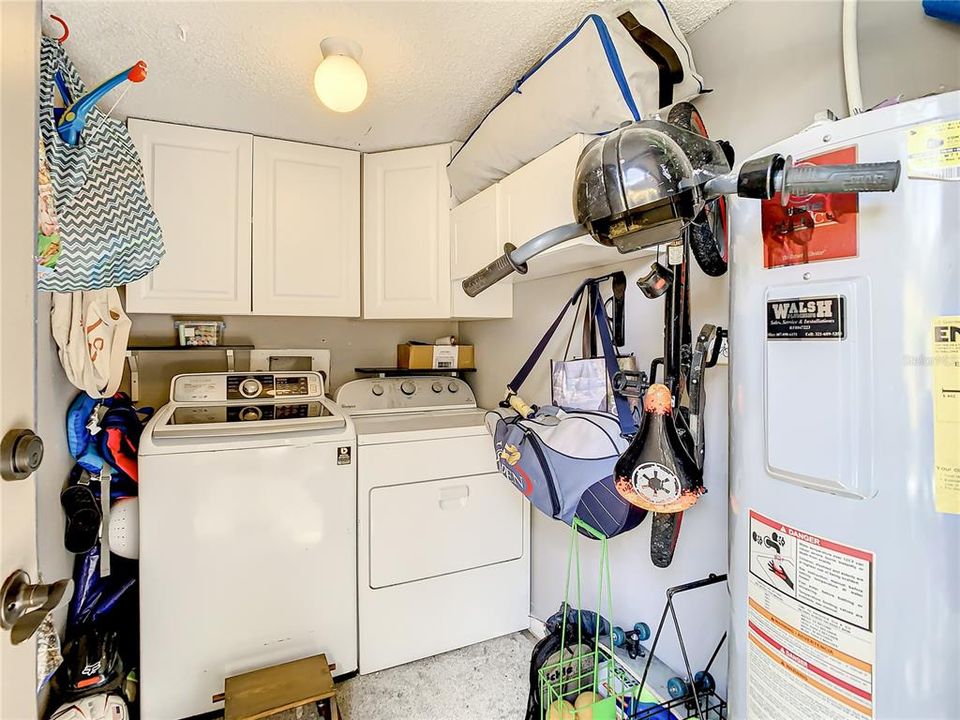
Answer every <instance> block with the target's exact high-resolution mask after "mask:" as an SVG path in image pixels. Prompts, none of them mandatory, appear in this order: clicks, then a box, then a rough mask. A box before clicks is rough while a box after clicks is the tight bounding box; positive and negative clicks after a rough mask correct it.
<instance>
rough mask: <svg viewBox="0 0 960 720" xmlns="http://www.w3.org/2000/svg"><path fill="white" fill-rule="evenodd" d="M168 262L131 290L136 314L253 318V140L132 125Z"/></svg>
mask: <svg viewBox="0 0 960 720" xmlns="http://www.w3.org/2000/svg"><path fill="white" fill-rule="evenodd" d="M128 128H129V131H130V136H131V137H132V138H133V141H134V143H135V144H136V146H137V149H138V150H139V151H140V157H141V158H142V160H143V174H144V180H145V181H146V188H147V194H148V195H149V197H150V200H151V202H152V203H153V207H154V210H155V211H156V214H157V217H158V218H159V220H160V225H161V226H162V228H163V239H164V244H165V246H166V255H165V256H164V258H163V260H162V261H161V263H160V265H159V266H158V267H157V268H156V269H155V270H154V271H153V272H152V273H150V274H149V275H147V277H145V278H143V279H142V280H139V281H137V282H135V283H132V284H130V285H128V286H127V310H128V311H129V312H135V313H137V312H145V313H150V312H155V313H190V314H193V313H198V314H199V313H202V314H230V315H239V314H249V313H250V308H251V305H250V297H251V295H250V242H251V231H250V204H251V185H252V181H253V175H252V156H253V138H252V136H250V135H246V134H244V133H233V132H223V131H220V130H206V129H203V128H195V127H188V126H184V125H170V124H168V123H158V122H149V121H145V120H130V121H129V122H128Z"/></svg>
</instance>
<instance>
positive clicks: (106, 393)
mask: <svg viewBox="0 0 960 720" xmlns="http://www.w3.org/2000/svg"><path fill="white" fill-rule="evenodd" d="M50 324H51V329H52V332H53V339H54V340H55V341H56V343H57V347H58V348H59V354H60V363H61V364H62V365H63V370H64V372H65V373H66V374H67V379H68V380H70V382H71V383H73V385H74V386H76V387H77V388H79V389H80V390H83V391H84V392H85V393H87V395H89V396H90V397H92V398H102V397H111V396H112V395H113V394H114V393H116V392H117V388H118V387H120V380H121V379H122V378H123V367H124V362H125V359H126V352H127V340H128V339H129V337H130V325H131V323H130V318H129V317H128V316H127V314H126V313H125V312H124V311H123V305H121V303H120V293H118V292H117V289H116V288H108V289H106V290H87V291H84V292H79V291H78V292H72V293H54V294H53V307H52V309H51V311H50Z"/></svg>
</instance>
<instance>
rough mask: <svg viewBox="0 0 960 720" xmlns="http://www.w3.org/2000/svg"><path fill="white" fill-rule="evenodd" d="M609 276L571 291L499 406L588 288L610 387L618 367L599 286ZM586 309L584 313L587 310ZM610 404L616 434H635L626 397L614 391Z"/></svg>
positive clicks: (516, 388) (506, 403)
mask: <svg viewBox="0 0 960 720" xmlns="http://www.w3.org/2000/svg"><path fill="white" fill-rule="evenodd" d="M611 277H612V275H604V276H602V277H597V278H589V279H587V280H584V281H583V282H582V283H581V284H580V285H579V286H578V287H577V289H576V290H575V291H574V293H573V295H571V296H570V299H569V300H568V301H567V302H566V304H565V305H564V306H563V309H562V310H561V311H560V314H559V315H557V318H556V320H554V321H553V323H552V324H551V325H550V327H549V328H547V331H546V332H545V333H544V334H543V337H542V338H540V342H538V343H537V344H536V346H535V347H534V348H533V352H531V353H530V357H528V358H527V360H526V362H524V363H523V365H522V366H521V367H520V370H519V371H518V372H517V374H516V375H515V376H514V378H513V380H511V381H510V383H509V384H508V385H507V397H508V399H507V400H504V401H503V402H501V403H500V405H501V406H502V407H509V404H510V403H509V397H510V396H511V395H516V394H517V393H518V392H519V390H520V387H521V386H522V385H523V383H524V382H525V381H526V379H527V377H529V375H530V373H531V372H532V371H533V368H534V367H535V366H536V364H537V362H538V361H539V360H540V358H541V356H542V355H543V353H544V351H545V350H546V349H547V345H548V344H549V343H550V340H551V338H553V336H554V334H555V333H556V332H557V328H559V327H560V323H561V322H563V318H564V317H566V315H567V312H568V311H569V310H570V308H571V307H574V306H575V305H577V303H578V302H579V300H580V298H581V296H582V295H583V292H584V290H586V289H587V288H590V290H589V293H590V294H589V296H588V298H587V299H588V300H589V301H590V306H592V310H593V318H594V323H595V324H596V325H597V326H598V328H599V330H600V346H601V348H602V349H603V359H604V364H605V365H606V368H607V375H608V376H609V379H610V384H611V386H612V384H613V378H614V376H615V375H616V374H617V373H618V372H619V371H620V367H619V365H617V354H616V351H615V350H614V348H613V340H612V339H611V337H610V324H609V320H608V319H607V312H606V310H605V309H604V307H603V302H602V300H601V299H600V283H601V282H603V281H604V280H608V279H609V278H611ZM590 306H588V312H589V309H590ZM613 398H614V404H615V405H616V415H617V422H618V423H619V425H620V433H621V434H622V435H624V436H628V435H633V434H634V433H635V432H636V431H637V424H636V422H635V421H634V419H633V413H632V412H631V411H630V404H629V403H628V402H627V400H626V398H623V397H620V396H619V395H618V394H617V393H616V392H614V393H613Z"/></svg>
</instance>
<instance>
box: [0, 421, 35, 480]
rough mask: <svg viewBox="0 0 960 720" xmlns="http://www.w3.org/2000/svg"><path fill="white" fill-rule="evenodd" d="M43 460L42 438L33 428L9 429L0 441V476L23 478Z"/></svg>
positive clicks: (4, 477)
mask: <svg viewBox="0 0 960 720" xmlns="http://www.w3.org/2000/svg"><path fill="white" fill-rule="evenodd" d="M41 462H43V440H41V439H40V436H39V435H37V434H36V433H35V432H34V431H33V430H29V429H17V430H11V431H9V432H8V433H7V434H6V435H4V436H3V440H2V441H0V477H2V478H3V479H4V480H23V479H24V478H25V477H28V476H29V475H30V474H31V473H33V472H36V470H37V468H39V467H40V463H41Z"/></svg>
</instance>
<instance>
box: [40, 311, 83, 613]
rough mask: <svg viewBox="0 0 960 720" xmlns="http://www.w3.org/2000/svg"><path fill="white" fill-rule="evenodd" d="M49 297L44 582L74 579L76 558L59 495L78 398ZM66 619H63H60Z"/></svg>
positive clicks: (43, 400) (43, 316)
mask: <svg viewBox="0 0 960 720" xmlns="http://www.w3.org/2000/svg"><path fill="white" fill-rule="evenodd" d="M51 298H52V295H51V294H50V293H38V294H37V433H38V434H39V435H40V437H42V438H43V440H44V452H43V464H42V465H41V466H40V470H39V471H37V473H36V478H37V562H38V565H39V568H40V574H41V577H43V579H44V581H45V582H52V581H54V580H59V579H60V578H64V577H70V576H71V574H72V572H73V558H74V556H73V555H72V554H71V553H68V552H67V551H66V549H64V547H63V529H64V517H63V510H62V509H61V507H60V490H61V489H62V488H63V485H64V483H65V482H66V480H67V475H69V473H70V469H71V468H72V467H73V464H74V461H73V458H72V457H71V456H70V452H69V450H68V449H67V435H66V414H67V408H68V407H69V405H70V402H71V401H72V400H73V398H74V397H75V396H76V395H77V393H78V392H79V391H78V390H77V389H76V388H75V387H73V385H71V384H70V382H69V381H68V380H67V376H66V375H65V374H64V372H63V367H62V366H61V365H60V358H59V357H58V356H57V344H56V343H55V342H54V341H53V337H52V336H51V335H50V303H51ZM65 617H66V615H65V613H60V615H59V617H58V619H60V620H62V619H64V618H65Z"/></svg>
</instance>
